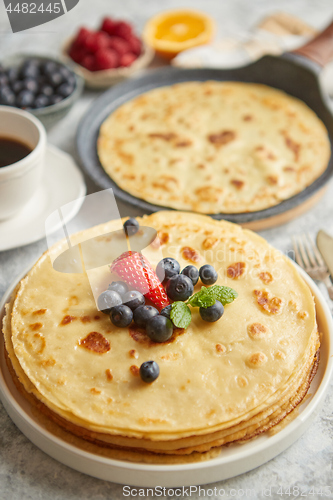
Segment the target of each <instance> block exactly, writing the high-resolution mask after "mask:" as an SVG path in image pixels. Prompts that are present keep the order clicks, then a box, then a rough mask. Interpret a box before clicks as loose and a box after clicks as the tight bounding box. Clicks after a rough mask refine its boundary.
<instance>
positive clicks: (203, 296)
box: [187, 286, 216, 309]
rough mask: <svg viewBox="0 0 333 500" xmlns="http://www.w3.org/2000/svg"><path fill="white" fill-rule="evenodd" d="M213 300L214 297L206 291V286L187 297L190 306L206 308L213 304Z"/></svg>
mask: <svg viewBox="0 0 333 500" xmlns="http://www.w3.org/2000/svg"><path fill="white" fill-rule="evenodd" d="M215 300H216V299H215V297H214V296H213V295H212V294H209V293H208V288H206V287H205V286H203V287H201V290H200V292H197V293H195V294H194V295H192V297H190V298H189V299H188V301H187V303H188V304H190V305H191V306H192V307H204V308H205V309H206V308H207V307H210V306H212V305H213V304H215Z"/></svg>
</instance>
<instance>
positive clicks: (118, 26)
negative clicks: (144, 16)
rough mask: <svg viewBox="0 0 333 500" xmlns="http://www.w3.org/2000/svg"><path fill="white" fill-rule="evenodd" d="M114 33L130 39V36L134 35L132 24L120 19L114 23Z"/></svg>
mask: <svg viewBox="0 0 333 500" xmlns="http://www.w3.org/2000/svg"><path fill="white" fill-rule="evenodd" d="M113 34H114V35H116V36H120V37H121V38H124V40H128V38H129V37H131V36H133V32H132V26H130V25H129V24H128V23H125V22H124V21H118V22H116V23H115V24H114V28H113Z"/></svg>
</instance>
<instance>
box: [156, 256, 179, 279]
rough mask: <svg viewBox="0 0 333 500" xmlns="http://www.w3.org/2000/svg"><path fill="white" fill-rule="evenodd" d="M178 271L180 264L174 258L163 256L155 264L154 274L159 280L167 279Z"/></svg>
mask: <svg viewBox="0 0 333 500" xmlns="http://www.w3.org/2000/svg"><path fill="white" fill-rule="evenodd" d="M179 273H180V265H179V262H177V261H176V259H173V258H172V257H165V259H162V260H160V262H159V263H158V264H157V266H156V274H157V277H158V279H159V280H160V281H164V280H168V279H169V278H171V277H172V276H176V275H177V274H179Z"/></svg>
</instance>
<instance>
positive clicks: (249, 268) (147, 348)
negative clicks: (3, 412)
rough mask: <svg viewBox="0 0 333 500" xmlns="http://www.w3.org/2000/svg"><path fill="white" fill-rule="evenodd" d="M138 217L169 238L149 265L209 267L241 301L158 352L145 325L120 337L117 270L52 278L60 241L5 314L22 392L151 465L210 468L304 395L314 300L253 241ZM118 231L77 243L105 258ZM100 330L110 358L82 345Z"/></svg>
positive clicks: (313, 339) (311, 358) (213, 224)
mask: <svg viewBox="0 0 333 500" xmlns="http://www.w3.org/2000/svg"><path fill="white" fill-rule="evenodd" d="M138 221H139V223H140V225H141V226H148V227H152V228H154V229H156V231H157V234H158V237H159V238H158V240H155V241H154V242H153V243H152V244H151V245H149V246H148V247H147V248H145V249H144V250H143V254H144V255H145V256H146V257H147V259H148V260H149V261H150V262H151V264H152V266H153V267H155V266H156V264H157V262H158V261H159V260H160V257H161V252H162V253H163V256H164V257H166V256H172V257H175V258H176V259H177V260H178V261H179V262H180V264H181V268H183V267H185V266H186V265H188V264H191V263H194V264H195V265H196V266H197V267H200V266H201V265H203V264H205V263H207V264H212V265H213V266H214V267H215V269H216V270H217V271H218V274H219V278H218V282H217V283H218V284H220V285H226V286H230V287H232V288H234V289H235V290H236V291H237V292H238V298H237V299H236V300H235V301H234V302H232V303H231V304H228V305H226V306H225V313H224V315H223V317H222V318H221V320H219V321H217V322H216V323H206V322H204V321H203V320H202V319H201V318H200V316H199V314H198V311H197V310H195V309H193V310H192V322H191V324H190V326H189V327H188V328H187V329H186V330H180V329H176V330H175V332H174V334H173V337H172V338H171V339H170V340H169V341H167V342H164V343H160V344H158V343H154V342H152V341H150V340H149V339H148V338H147V336H146V335H145V333H144V331H143V330H141V329H140V328H137V327H135V326H130V327H129V328H117V327H115V326H114V325H112V324H111V322H110V320H109V317H108V316H107V315H103V314H102V313H101V312H99V311H98V310H97V308H96V304H95V300H94V294H93V292H94V291H96V289H97V293H99V292H100V291H101V290H103V289H105V288H106V286H107V284H108V283H110V282H111V281H112V276H111V275H110V270H109V267H108V266H102V267H99V268H97V269H92V270H90V271H88V272H87V274H86V273H82V274H79V273H75V274H74V273H60V272H58V271H55V270H54V269H53V267H52V262H53V261H54V259H55V258H56V256H58V255H60V254H61V253H62V252H63V251H64V250H65V249H66V248H67V243H66V242H64V241H62V242H59V243H58V244H56V245H55V246H54V247H52V248H51V249H50V250H49V251H48V252H46V253H45V254H44V255H43V256H42V257H41V259H40V260H39V261H38V262H37V263H36V265H35V266H34V267H33V268H32V270H31V271H30V272H29V273H28V275H27V276H26V277H25V278H24V279H23V280H22V281H21V283H20V284H19V286H18V288H17V290H16V291H15V294H14V296H13V298H12V301H11V303H10V304H9V305H8V306H7V314H6V316H5V319H4V328H3V331H4V335H5V341H6V349H7V353H8V362H9V363H10V368H11V370H12V373H13V376H14V379H15V380H16V383H17V384H18V386H19V387H20V388H21V390H22V392H23V393H24V394H28V395H29V397H30V399H31V401H33V404H35V406H36V407H37V408H38V409H39V411H40V412H42V413H43V414H44V415H46V416H47V418H48V419H50V420H52V421H53V422H55V423H56V424H57V425H59V426H60V427H62V428H64V429H66V430H67V431H68V432H69V433H71V434H73V435H76V436H80V437H81V438H83V439H85V440H87V441H90V442H92V443H94V445H100V446H103V447H110V448H113V449H117V450H121V451H122V453H123V455H126V451H128V452H129V456H130V457H131V456H132V455H133V453H137V455H136V456H137V457H140V456H141V457H144V458H142V460H143V461H154V456H155V455H156V461H157V462H158V461H161V460H162V459H161V457H162V456H163V455H164V456H165V457H166V458H165V460H166V461H167V462H168V461H169V462H168V463H171V462H172V460H175V461H177V460H178V458H177V457H181V456H183V457H184V458H183V459H184V460H185V457H187V458H186V460H198V459H200V458H199V455H198V454H202V459H203V458H209V457H210V456H211V455H210V452H213V451H216V450H215V449H217V448H219V447H220V446H223V445H225V444H227V443H231V442H236V441H239V442H242V441H244V440H247V439H251V438H254V437H255V436H257V435H259V434H260V433H262V432H266V431H268V430H269V429H270V428H272V427H273V426H274V425H276V424H277V423H279V422H281V420H283V419H284V418H285V417H286V416H287V415H288V414H289V413H290V412H292V411H293V410H294V408H295V407H296V406H297V405H298V404H299V403H300V401H301V400H302V399H303V397H304V396H305V394H306V392H307V390H308V387H309V384H310V381H311V379H312V377H313V375H314V373H315V370H316V367H317V364H318V349H319V336H318V329H317V325H316V316H315V306H314V301H313V298H312V295H311V292H310V290H309V288H308V286H307V285H306V284H305V283H304V281H303V280H302V278H301V277H300V276H299V274H298V273H297V270H296V269H295V267H294V266H293V264H292V263H291V262H290V261H289V260H288V259H287V258H286V257H284V256H283V255H282V254H281V253H280V252H278V251H277V250H275V249H273V248H272V247H271V246H269V245H268V244H267V242H266V241H265V240H263V239H262V238H260V237H259V236H258V235H256V234H255V233H252V232H251V231H247V230H243V229H242V228H241V227H239V226H237V225H234V224H231V223H228V222H225V221H214V220H212V219H211V218H209V217H205V216H200V215H195V214H189V213H174V212H159V213H157V214H154V215H151V216H145V217H143V218H141V219H138ZM117 228H118V225H117V222H114V221H113V222H109V223H107V224H104V225H101V226H98V227H95V228H92V229H89V230H87V231H84V232H82V233H78V234H77V235H74V236H72V237H71V242H72V244H73V245H75V244H77V243H79V242H82V241H85V240H88V239H90V238H93V237H96V236H98V241H99V244H100V245H101V249H103V248H104V247H105V248H108V247H110V246H112V244H114V243H115V241H112V235H111V236H110V232H112V231H113V230H115V229H117ZM105 233H108V235H107V236H104V237H103V234H105ZM115 234H116V233H115ZM114 238H117V236H116V235H115V236H114ZM98 287H99V289H98ZM198 289H200V285H197V286H196V287H195V290H198ZM92 332H98V334H100V335H101V336H102V338H103V339H104V340H105V342H107V343H108V344H109V346H110V348H109V349H108V350H105V352H103V353H100V352H96V351H94V350H91V349H87V348H86V347H84V342H82V341H83V339H86V338H87V336H88V335H89V334H90V333H92ZM151 359H152V360H155V361H156V362H157V363H158V365H159V367H160V376H159V377H158V379H157V380H156V381H155V382H153V383H152V384H145V383H144V382H143V381H142V380H141V379H140V377H138V376H137V371H138V370H137V368H138V367H139V366H140V365H141V363H142V362H144V361H148V360H151ZM133 367H134V368H133ZM135 367H136V368H135ZM123 455H122V456H123ZM125 458H126V457H125ZM130 459H132V458H130ZM170 461H171V462H170Z"/></svg>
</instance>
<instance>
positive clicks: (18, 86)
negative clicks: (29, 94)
mask: <svg viewBox="0 0 333 500" xmlns="http://www.w3.org/2000/svg"><path fill="white" fill-rule="evenodd" d="M11 87H12V89H13V91H14V92H15V94H19V93H20V92H21V90H23V82H22V80H17V81H16V82H12V85H11Z"/></svg>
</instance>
